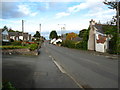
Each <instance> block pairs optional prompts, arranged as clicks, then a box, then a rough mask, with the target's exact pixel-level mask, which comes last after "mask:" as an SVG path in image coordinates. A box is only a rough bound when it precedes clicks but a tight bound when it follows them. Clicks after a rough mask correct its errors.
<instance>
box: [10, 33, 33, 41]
mask: <svg viewBox="0 0 120 90" xmlns="http://www.w3.org/2000/svg"><path fill="white" fill-rule="evenodd" d="M9 38H10V39H13V40H17V41H18V40H24V41H29V40H31V34H28V33H22V32H9Z"/></svg>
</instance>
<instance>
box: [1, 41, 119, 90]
mask: <svg viewBox="0 0 120 90" xmlns="http://www.w3.org/2000/svg"><path fill="white" fill-rule="evenodd" d="M118 63H119V60H118V59H117V58H109V57H106V56H105V55H98V54H93V53H89V52H86V51H83V50H75V49H69V48H64V47H58V46H55V45H52V44H49V43H47V42H45V43H43V45H42V47H41V49H40V55H38V56H20V55H19V56H14V55H3V56H2V70H3V71H2V75H3V80H8V81H11V82H12V84H13V85H15V87H17V88H118V79H119V77H118Z"/></svg>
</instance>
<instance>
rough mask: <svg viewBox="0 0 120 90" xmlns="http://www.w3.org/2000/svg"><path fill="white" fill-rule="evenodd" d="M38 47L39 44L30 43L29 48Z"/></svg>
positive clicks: (32, 49)
mask: <svg viewBox="0 0 120 90" xmlns="http://www.w3.org/2000/svg"><path fill="white" fill-rule="evenodd" d="M37 48H38V44H30V45H29V49H30V50H31V51H34V50H35V49H37Z"/></svg>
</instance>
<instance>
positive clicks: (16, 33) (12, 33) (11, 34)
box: [9, 32, 18, 36]
mask: <svg viewBox="0 0 120 90" xmlns="http://www.w3.org/2000/svg"><path fill="white" fill-rule="evenodd" d="M9 35H10V36H16V35H18V32H9Z"/></svg>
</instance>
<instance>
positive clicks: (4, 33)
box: [0, 29, 9, 42]
mask: <svg viewBox="0 0 120 90" xmlns="http://www.w3.org/2000/svg"><path fill="white" fill-rule="evenodd" d="M0 41H3V42H9V33H8V30H7V29H5V30H3V29H0Z"/></svg>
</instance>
